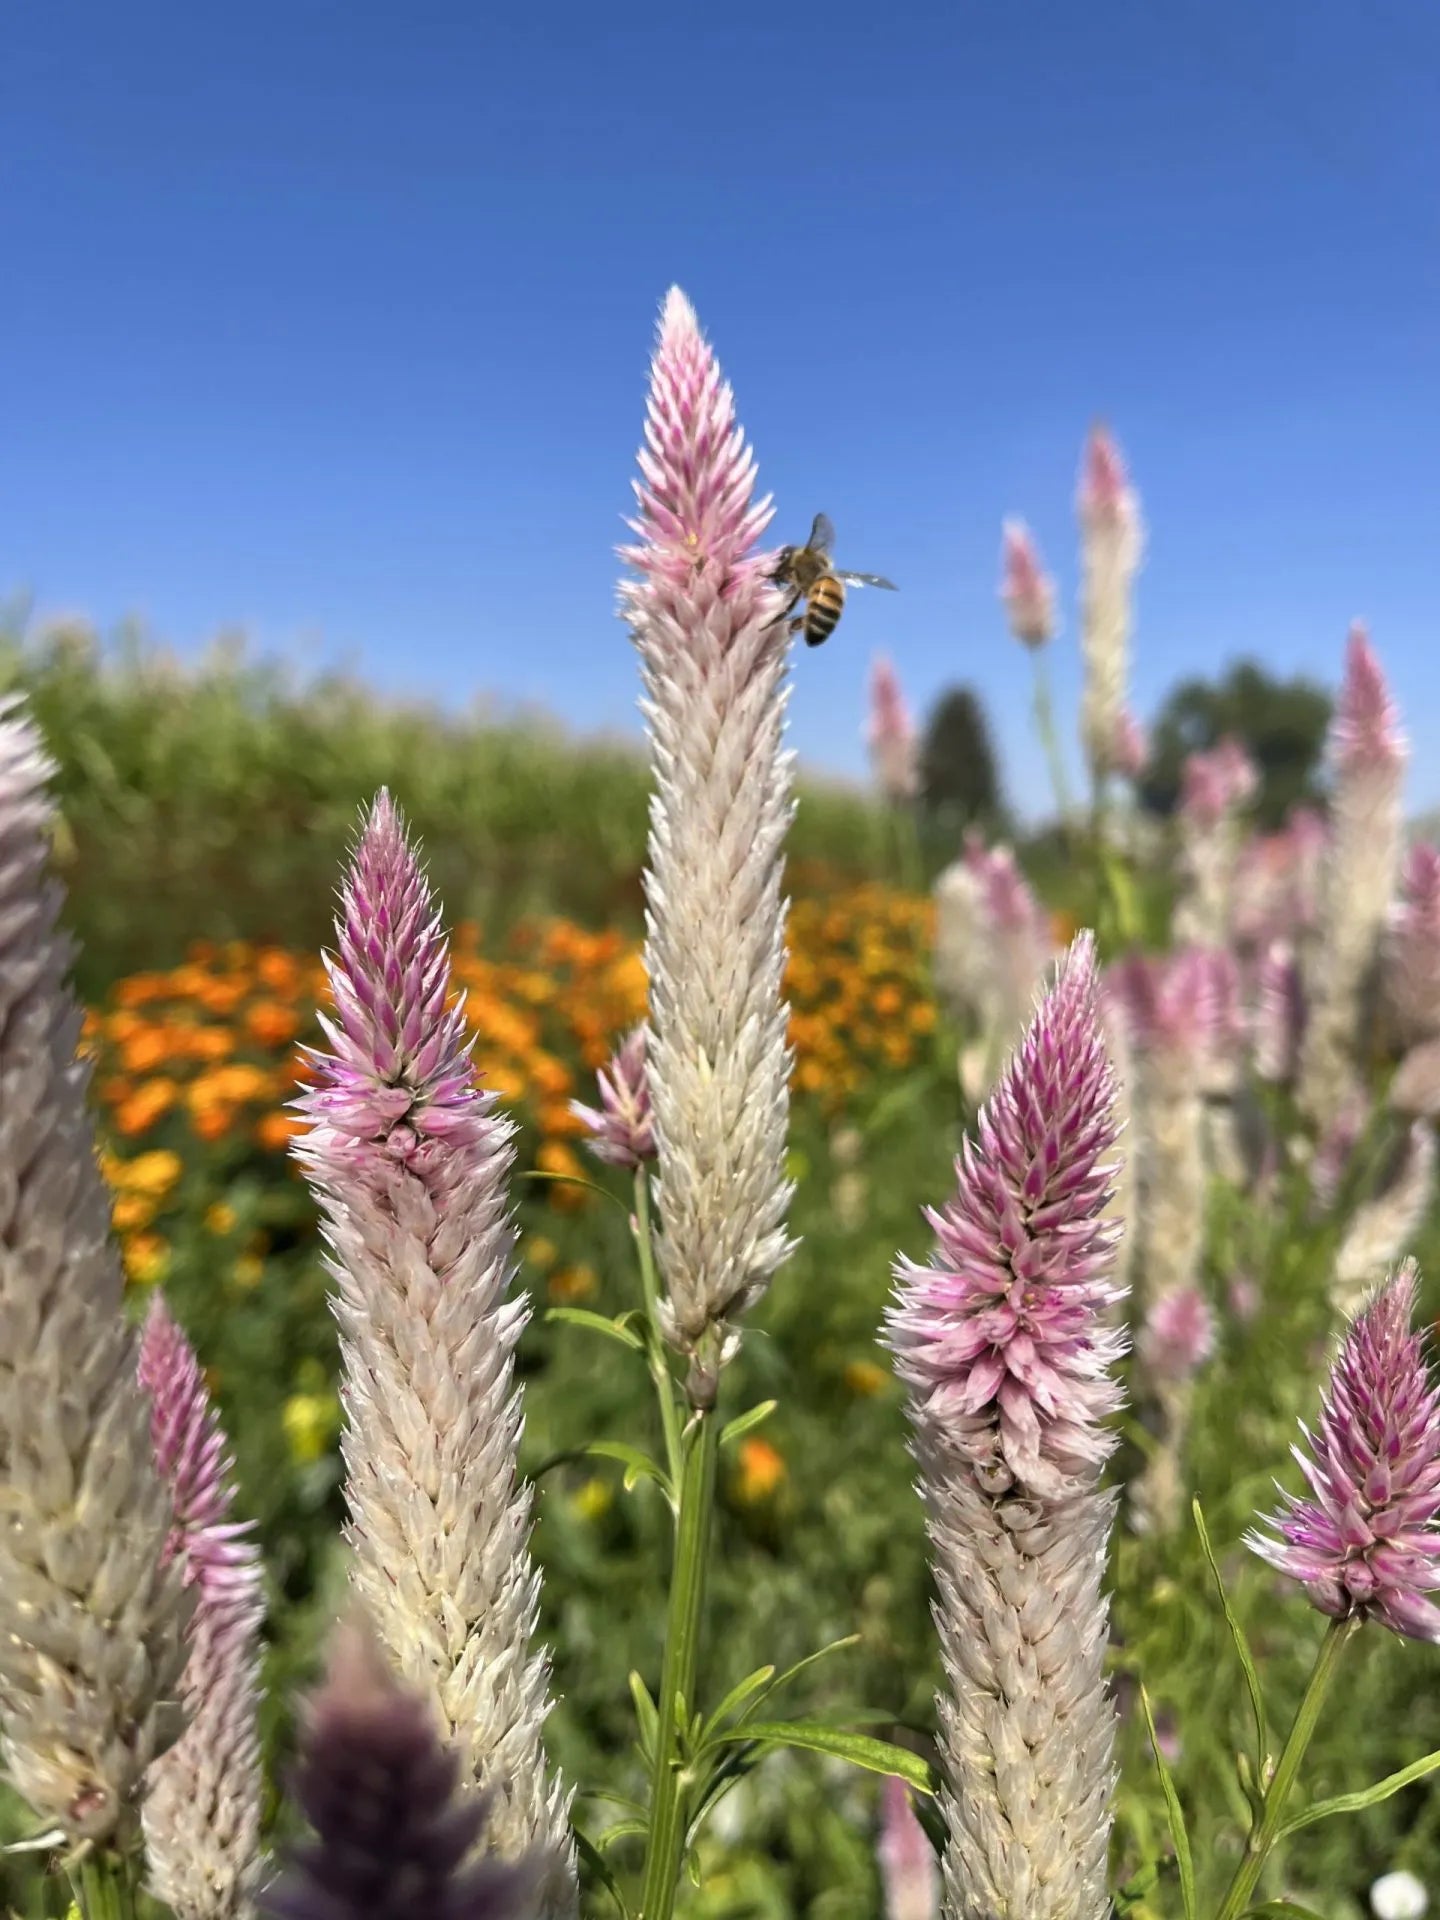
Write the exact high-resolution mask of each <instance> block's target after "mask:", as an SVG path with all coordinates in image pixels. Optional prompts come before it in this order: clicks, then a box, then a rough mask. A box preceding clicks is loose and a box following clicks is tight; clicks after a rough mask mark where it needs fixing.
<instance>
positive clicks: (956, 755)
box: [920, 687, 1002, 837]
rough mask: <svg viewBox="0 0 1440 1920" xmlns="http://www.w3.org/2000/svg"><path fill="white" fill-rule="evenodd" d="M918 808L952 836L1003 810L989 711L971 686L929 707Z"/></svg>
mask: <svg viewBox="0 0 1440 1920" xmlns="http://www.w3.org/2000/svg"><path fill="white" fill-rule="evenodd" d="M920 804H921V806H922V808H923V809H924V812H925V816H926V820H927V823H928V824H930V825H931V826H933V827H935V828H937V829H940V830H943V831H944V832H945V833H946V834H948V835H950V836H952V837H953V836H955V835H958V834H959V833H961V832H962V831H963V830H964V829H965V828H966V827H968V826H970V825H971V824H972V823H980V824H982V825H983V824H985V823H988V822H991V821H994V820H995V819H996V818H997V817H998V816H999V814H1000V812H1001V810H1002V802H1001V796H1000V776H999V772H998V770H997V767H996V761H995V749H994V747H993V745H992V744H991V740H990V726H989V723H988V721H987V720H986V718H985V709H984V707H983V706H982V705H981V704H980V698H979V695H978V694H977V693H976V692H975V690H974V688H973V687H950V688H947V689H946V691H945V692H944V693H942V694H941V695H940V697H939V699H938V700H937V701H936V702H935V705H934V707H933V708H932V709H931V713H930V720H929V723H928V725H927V726H926V729H925V741H924V745H923V746H922V748H921V751H920Z"/></svg>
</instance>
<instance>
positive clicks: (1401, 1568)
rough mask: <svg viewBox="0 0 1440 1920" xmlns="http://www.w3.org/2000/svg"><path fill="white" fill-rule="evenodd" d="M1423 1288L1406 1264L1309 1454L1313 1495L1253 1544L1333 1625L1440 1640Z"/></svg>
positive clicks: (1340, 1382)
mask: <svg viewBox="0 0 1440 1920" xmlns="http://www.w3.org/2000/svg"><path fill="white" fill-rule="evenodd" d="M1418 1284H1419V1278H1418V1274H1417V1271H1416V1267H1415V1263H1414V1261H1413V1260H1407V1261H1406V1262H1405V1264H1404V1266H1402V1267H1401V1268H1400V1270H1399V1271H1398V1273H1396V1274H1395V1276H1394V1277H1393V1279H1391V1280H1390V1281H1389V1282H1388V1283H1387V1284H1386V1285H1385V1286H1384V1287H1382V1288H1381V1289H1380V1291H1379V1292H1378V1293H1376V1294H1375V1295H1374V1297H1373V1298H1372V1299H1371V1300H1370V1302H1369V1304H1368V1305H1367V1306H1366V1307H1365V1309H1364V1311H1363V1312H1362V1313H1361V1314H1360V1315H1359V1316H1358V1317H1357V1318H1356V1319H1355V1320H1353V1321H1352V1322H1351V1324H1350V1327H1349V1330H1348V1331H1347V1333H1346V1335H1345V1338H1344V1341H1343V1343H1342V1345H1341V1348H1340V1352H1339V1355H1338V1356H1337V1358H1336V1360H1335V1364H1334V1366H1333V1368H1332V1369H1331V1373H1330V1381H1329V1386H1328V1388H1327V1390H1326V1393H1325V1397H1324V1401H1323V1403H1322V1406H1321V1409H1320V1422H1319V1426H1318V1428H1317V1429H1316V1431H1315V1432H1314V1433H1311V1431H1310V1430H1309V1428H1307V1427H1304V1426H1302V1427H1301V1429H1300V1430H1301V1432H1302V1434H1303V1435H1304V1437H1305V1441H1306V1444H1307V1447H1308V1450H1309V1451H1308V1456H1307V1454H1306V1453H1305V1452H1303V1451H1302V1450H1301V1449H1300V1448H1299V1447H1296V1448H1295V1449H1294V1450H1293V1451H1294V1454H1295V1458H1296V1459H1297V1460H1298V1461H1299V1462H1300V1467H1301V1471H1302V1472H1303V1473H1304V1475H1305V1479H1306V1481H1307V1483H1308V1485H1309V1493H1308V1495H1301V1496H1299V1497H1297V1496H1296V1495H1294V1494H1286V1495H1285V1505H1284V1506H1283V1507H1282V1508H1281V1509H1280V1511H1279V1512H1278V1513H1275V1514H1272V1515H1270V1516H1269V1517H1268V1518H1267V1519H1266V1520H1265V1521H1264V1522H1263V1524H1264V1525H1265V1526H1267V1527H1269V1528H1270V1529H1271V1532H1272V1533H1273V1535H1274V1537H1273V1538H1272V1537H1271V1535H1270V1534H1265V1533H1261V1532H1260V1531H1258V1530H1252V1531H1251V1532H1250V1533H1248V1534H1247V1535H1246V1536H1245V1538H1246V1544H1247V1545H1248V1546H1249V1547H1250V1548H1251V1549H1252V1550H1253V1551H1254V1552H1256V1553H1258V1554H1259V1555H1260V1557H1261V1559H1262V1560H1266V1561H1268V1562H1269V1564H1270V1565H1271V1566H1272V1567H1275V1568H1277V1569H1278V1570H1279V1571H1280V1572H1281V1573H1283V1574H1288V1575H1289V1577H1290V1578H1291V1579H1292V1580H1298V1581H1299V1582H1300V1583H1301V1584H1302V1586H1304V1588H1305V1590H1306V1592H1307V1593H1308V1594H1309V1597H1310V1600H1311V1603H1312V1604H1313V1605H1314V1606H1316V1607H1318V1608H1319V1609H1320V1611H1321V1612H1322V1613H1326V1614H1329V1615H1330V1616H1331V1618H1332V1619H1336V1620H1346V1619H1350V1618H1352V1617H1353V1616H1356V1615H1359V1616H1361V1617H1362V1618H1366V1619H1372V1620H1378V1621H1379V1622H1380V1624H1381V1625H1382V1626H1386V1627H1389V1629H1390V1630H1391V1632H1392V1633H1398V1634H1401V1635H1404V1636H1405V1637H1406V1638H1409V1639H1412V1640H1431V1641H1440V1607H1437V1606H1436V1604H1435V1602H1434V1601H1433V1600H1431V1599H1430V1598H1429V1596H1430V1594H1432V1593H1433V1592H1434V1591H1435V1590H1436V1588H1437V1587H1440V1391H1437V1389H1436V1387H1435V1384H1434V1381H1433V1379H1432V1377H1431V1374H1430V1369H1429V1366H1428V1363H1427V1356H1426V1351H1425V1338H1424V1335H1423V1334H1422V1333H1419V1332H1417V1331H1416V1330H1415V1328H1414V1327H1413V1326H1412V1324H1411V1322H1412V1319H1413V1316H1414V1312H1415V1299H1416V1293H1417V1289H1418Z"/></svg>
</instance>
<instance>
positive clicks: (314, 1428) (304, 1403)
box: [281, 1393, 340, 1464]
mask: <svg viewBox="0 0 1440 1920" xmlns="http://www.w3.org/2000/svg"><path fill="white" fill-rule="evenodd" d="M339 1413H340V1406H339V1402H338V1401H337V1400H336V1398H335V1396H334V1394H331V1393H292V1394H291V1396H290V1398H289V1399H288V1400H287V1401H286V1402H285V1410H284V1413H283V1414H282V1415H281V1419H282V1421H283V1423H284V1427H285V1438H286V1439H287V1440H288V1441H289V1443H290V1457H291V1459H292V1460H295V1461H297V1462H299V1463H301V1464H308V1463H309V1462H310V1461H312V1460H318V1459H319V1458H320V1456H321V1455H322V1454H323V1453H324V1452H325V1451H326V1449H327V1448H328V1447H329V1445H330V1441H331V1439H332V1437H333V1435H334V1433H335V1429H336V1427H337V1426H338V1424H339Z"/></svg>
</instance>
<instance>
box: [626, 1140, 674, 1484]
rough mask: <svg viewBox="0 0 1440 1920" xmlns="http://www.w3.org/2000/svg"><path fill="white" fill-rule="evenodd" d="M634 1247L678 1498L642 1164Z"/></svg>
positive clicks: (670, 1396)
mask: <svg viewBox="0 0 1440 1920" xmlns="http://www.w3.org/2000/svg"><path fill="white" fill-rule="evenodd" d="M635 1248H636V1251H637V1252H638V1254H639V1256H640V1285H641V1287H642V1288H643V1289H644V1293H645V1317H646V1319H647V1321H648V1322H649V1326H650V1333H649V1337H648V1338H647V1340H646V1342H645V1357H646V1359H647V1360H648V1361H649V1363H650V1378H651V1379H652V1380H653V1381H654V1382H655V1397H656V1399H657V1400H658V1401H659V1402H660V1424H661V1426H662V1427H663V1428H664V1430H665V1465H666V1466H667V1468H668V1469H669V1472H670V1484H671V1486H672V1487H674V1489H675V1498H676V1499H677V1500H678V1499H679V1498H680V1413H679V1409H678V1408H677V1407H676V1405H675V1381H674V1377H673V1375H672V1374H671V1372H670V1368H669V1367H668V1365H667V1364H666V1361H665V1340H664V1336H663V1335H662V1334H661V1332H660V1283H659V1281H658V1280H657V1279H656V1277H655V1239H654V1235H653V1234H652V1233H651V1231H650V1181H649V1179H648V1177H647V1176H646V1173H645V1169H644V1167H637V1168H636V1169H635Z"/></svg>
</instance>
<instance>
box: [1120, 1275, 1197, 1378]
mask: <svg viewBox="0 0 1440 1920" xmlns="http://www.w3.org/2000/svg"><path fill="white" fill-rule="evenodd" d="M1214 1348H1215V1316H1214V1314H1213V1313H1212V1312H1211V1311H1210V1303H1209V1301H1208V1300H1207V1299H1206V1298H1205V1296H1204V1294H1203V1293H1201V1291H1200V1289H1199V1288H1198V1287H1177V1288H1176V1289H1175V1291H1174V1292H1173V1293H1167V1294H1164V1295H1162V1297H1161V1298H1160V1299H1159V1300H1157V1301H1156V1302H1155V1304H1154V1306H1153V1307H1151V1309H1150V1311H1149V1313H1148V1314H1147V1315H1146V1318H1145V1324H1144V1326H1143V1327H1142V1328H1141V1330H1140V1338H1139V1340H1138V1341H1137V1342H1136V1351H1137V1352H1138V1354H1139V1356H1140V1358H1141V1359H1142V1360H1143V1361H1144V1363H1145V1368H1146V1371H1147V1372H1148V1373H1149V1375H1150V1377H1151V1379H1152V1380H1176V1381H1179V1380H1189V1379H1190V1378H1191V1377H1192V1376H1193V1375H1194V1374H1196V1373H1198V1372H1199V1371H1200V1369H1201V1367H1202V1366H1203V1365H1204V1364H1205V1362H1206V1361H1207V1360H1208V1359H1209V1357H1210V1355H1211V1353H1212V1352H1213V1351H1214Z"/></svg>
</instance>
